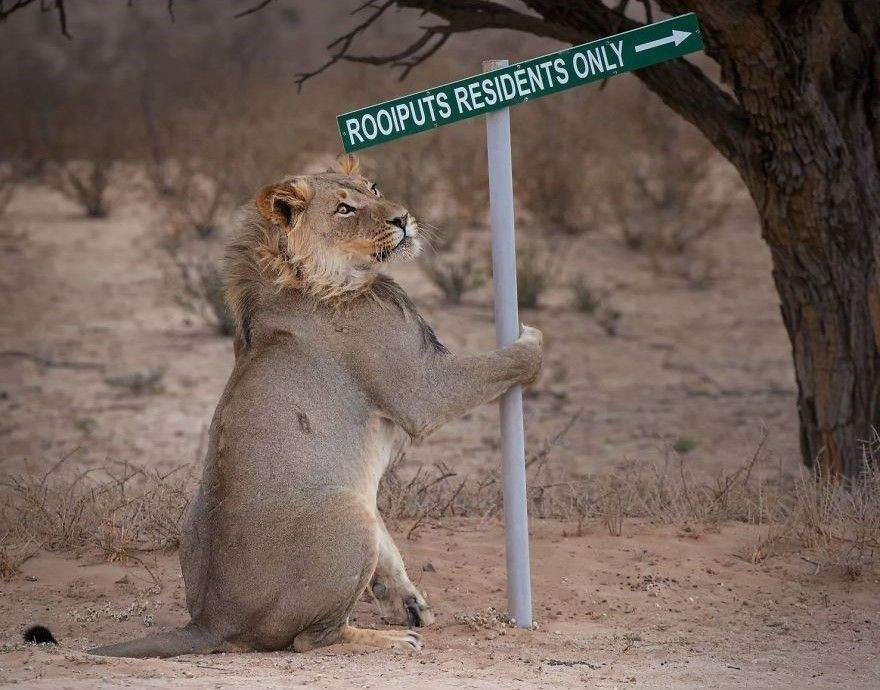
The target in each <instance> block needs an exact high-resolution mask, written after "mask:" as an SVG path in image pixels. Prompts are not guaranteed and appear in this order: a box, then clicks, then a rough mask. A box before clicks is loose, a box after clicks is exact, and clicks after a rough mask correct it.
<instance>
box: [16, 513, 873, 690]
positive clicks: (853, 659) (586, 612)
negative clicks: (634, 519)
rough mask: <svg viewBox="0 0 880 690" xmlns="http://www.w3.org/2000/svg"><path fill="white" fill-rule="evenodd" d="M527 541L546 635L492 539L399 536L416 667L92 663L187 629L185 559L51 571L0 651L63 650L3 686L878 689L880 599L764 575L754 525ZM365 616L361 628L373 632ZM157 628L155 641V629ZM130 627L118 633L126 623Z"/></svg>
mask: <svg viewBox="0 0 880 690" xmlns="http://www.w3.org/2000/svg"><path fill="white" fill-rule="evenodd" d="M571 529H572V527H571V526H567V525H564V524H562V523H558V522H543V521H537V522H536V523H535V524H534V525H533V542H532V562H533V564H534V591H535V601H534V604H535V613H536V620H537V622H538V624H539V627H538V629H537V630H535V631H526V630H515V629H510V628H507V627H504V625H503V624H502V623H501V622H500V621H499V620H498V619H497V618H496V617H495V616H494V615H492V613H491V612H488V609H489V607H494V609H496V610H504V609H505V608H506V607H505V600H504V593H503V586H504V568H503V563H504V557H503V536H502V533H501V530H500V528H499V527H498V525H496V524H491V525H481V524H479V523H478V522H477V521H476V520H448V521H444V524H443V525H442V526H432V527H429V528H426V529H424V530H421V531H420V532H419V533H418V536H417V538H416V540H415V541H407V540H406V538H405V537H404V535H403V534H401V533H398V534H397V537H398V543H399V544H401V545H402V547H403V551H404V557H405V559H406V560H407V562H408V563H409V564H410V570H411V571H413V574H414V576H415V577H414V580H418V581H419V583H420V586H421V587H422V588H423V589H425V590H427V592H428V593H429V596H430V597H431V600H432V603H433V606H434V608H435V609H436V611H437V614H438V619H437V623H436V625H435V627H433V628H431V629H428V630H426V631H425V633H424V637H425V649H424V650H423V651H422V652H421V653H419V654H407V653H405V652H393V651H376V650H368V649H363V648H357V647H352V646H340V647H336V648H333V649H329V650H318V651H314V652H310V653H307V654H294V653H274V654H247V655H241V654H239V655H232V654H218V655H211V656H191V657H183V658H179V659H175V660H168V661H158V660H118V659H96V658H94V657H91V656H89V655H86V654H84V653H83V652H82V650H83V649H84V648H85V647H87V646H88V645H89V644H95V643H107V642H110V641H117V640H121V639H123V638H127V637H133V636H136V635H143V634H146V633H148V632H151V631H157V630H164V629H167V628H169V627H173V626H175V625H179V624H182V623H183V622H184V621H185V620H186V613H185V609H184V603H183V588H182V581H181V578H180V574H179V569H178V567H177V562H176V558H175V557H174V556H173V555H170V554H169V555H161V556H158V557H156V558H155V559H151V560H150V561H148V562H149V563H150V565H151V567H150V570H151V571H152V572H153V573H154V574H155V576H156V579H157V580H158V586H157V585H156V583H155V582H154V581H153V580H152V579H151V577H150V576H149V575H148V573H147V572H146V571H145V570H144V569H143V568H140V567H134V566H129V567H126V566H121V565H109V564H106V563H102V562H100V561H94V560H90V559H88V558H82V559H80V560H78V561H76V562H73V561H69V560H65V559H64V558H63V557H60V556H57V555H53V554H41V555H39V556H38V557H36V558H34V559H32V560H30V561H29V562H28V563H26V564H25V565H24V566H23V571H24V573H25V575H26V577H27V578H28V579H26V580H25V581H24V582H23V583H15V584H12V585H5V586H4V589H3V591H4V596H3V599H2V604H0V618H2V620H3V623H2V624H0V635H2V638H3V639H7V640H14V639H15V638H16V636H17V634H18V631H19V630H20V628H21V626H22V625H23V624H24V623H25V622H27V621H35V620H39V621H43V622H48V623H50V624H51V626H52V628H53V631H54V632H55V633H56V635H57V636H58V637H59V638H60V639H61V640H62V645H61V646H60V647H58V648H54V647H48V648H45V647H41V648H36V649H35V648H34V647H29V648H18V649H13V650H12V651H9V652H7V653H5V654H2V655H0V680H2V681H4V682H13V681H16V682H20V683H23V684H26V685H27V686H28V687H43V688H62V687H64V688H67V687H78V688H85V687H94V686H96V685H97V686H98V687H108V686H113V687H116V686H131V687H178V686H180V687H253V686H254V685H257V684H259V685H260V686H261V687H291V686H296V685H307V686H311V687H342V686H346V687H364V688H368V687H391V688H411V687H456V688H484V687H548V688H550V687H583V686H585V685H588V686H591V687H618V686H622V685H628V684H635V685H636V686H645V687H706V686H711V687H736V686H742V687H830V686H833V685H843V686H845V687H871V686H873V687H876V686H877V685H878V683H880V658H878V656H877V649H878V645H880V605H878V600H877V596H876V593H877V583H876V582H860V583H856V584H852V585H844V584H842V583H841V582H840V580H839V579H838V578H825V577H823V576H814V575H813V574H812V570H811V566H810V565H809V564H807V563H805V562H804V561H802V560H801V559H800V558H798V557H797V556H791V557H780V558H776V559H774V560H773V561H771V562H770V563H768V564H766V565H763V566H754V565H751V564H749V563H747V562H745V561H744V560H742V559H741V558H740V557H739V554H738V553H737V552H738V551H742V549H743V548H745V547H746V546H747V545H748V543H749V540H750V538H751V529H752V528H749V527H747V526H744V525H737V526H730V527H726V528H724V529H722V530H721V531H720V532H718V533H713V532H700V531H687V532H685V531H681V530H676V529H674V528H670V527H656V526H652V525H646V524H636V523H633V524H631V525H630V526H629V527H628V528H627V530H626V532H625V534H624V536H622V537H611V536H609V535H608V533H607V531H600V530H599V529H598V528H596V529H595V530H593V529H590V530H588V531H587V532H586V533H585V534H583V535H582V536H577V537H574V536H571V537H567V536H564V535H565V534H566V531H567V530H568V531H570V530H571ZM372 608H373V605H372V604H368V603H366V602H364V603H362V604H360V605H359V607H358V610H357V622H358V624H359V625H373V624H375V623H376V622H377V620H376V618H375V616H374V614H373V610H372ZM145 618H146V619H147V620H150V621H151V623H152V625H151V627H150V628H149V629H147V627H146V626H145V624H144V620H145ZM118 619H122V620H118Z"/></svg>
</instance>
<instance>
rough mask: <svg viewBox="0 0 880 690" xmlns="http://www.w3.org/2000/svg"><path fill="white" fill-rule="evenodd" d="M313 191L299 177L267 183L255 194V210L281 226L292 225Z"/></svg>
mask: <svg viewBox="0 0 880 690" xmlns="http://www.w3.org/2000/svg"><path fill="white" fill-rule="evenodd" d="M313 195H314V192H313V191H312V188H311V186H310V185H309V183H308V182H307V181H306V180H304V179H301V178H295V179H293V180H291V181H289V182H279V183H278V184H273V185H269V186H268V187H264V188H263V189H262V190H260V193H259V194H257V200H256V204H257V210H258V211H259V212H260V215H261V216H263V218H265V219H266V220H268V221H270V222H271V223H274V224H275V225H278V226H280V227H282V228H287V227H290V226H292V225H293V224H294V223H295V222H296V219H297V217H298V216H299V214H300V213H302V212H303V211H304V210H305V209H306V206H308V205H309V202H310V201H311V200H312V196H313Z"/></svg>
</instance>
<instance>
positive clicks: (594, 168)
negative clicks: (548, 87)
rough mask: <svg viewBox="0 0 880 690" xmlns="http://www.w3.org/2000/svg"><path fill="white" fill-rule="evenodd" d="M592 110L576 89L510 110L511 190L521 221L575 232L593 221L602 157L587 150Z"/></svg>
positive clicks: (550, 231)
mask: <svg viewBox="0 0 880 690" xmlns="http://www.w3.org/2000/svg"><path fill="white" fill-rule="evenodd" d="M557 99H558V100H557ZM591 115H592V109H591V108H590V107H589V105H588V104H584V103H583V100H582V97H578V96H577V95H575V94H562V95H561V98H560V96H557V97H556V98H555V99H552V100H542V101H535V102H533V103H529V104H527V105H525V106H523V107H522V108H518V109H517V110H516V111H515V115H514V133H513V142H512V143H513V147H514V156H515V159H514V160H515V165H514V175H515V191H516V194H517V197H518V200H519V202H520V204H521V205H522V207H523V210H524V212H525V213H524V214H523V218H524V224H525V225H526V226H528V227H533V228H534V229H535V230H538V231H540V232H543V233H545V234H554V233H562V234H565V235H580V234H583V233H584V232H586V231H587V230H590V229H591V228H592V227H594V225H595V223H596V222H597V220H598V218H599V216H598V213H597V212H598V205H597V204H596V202H595V200H594V199H593V195H594V194H595V190H596V189H597V188H598V187H599V186H601V179H600V175H601V174H602V173H603V172H604V171H603V168H604V167H605V162H604V161H602V160H601V159H600V158H599V157H598V156H597V155H595V154H594V153H593V152H591V150H590V145H591V137H590V136H589V134H588V133H589V132H590V131H591V130H592V129H593V127H592V125H593V124H595V123H594V121H593V119H592V117H591ZM549 122H552V139H551V138H550V137H548V136H547V134H548V123H549Z"/></svg>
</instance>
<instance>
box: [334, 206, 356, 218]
mask: <svg viewBox="0 0 880 690" xmlns="http://www.w3.org/2000/svg"><path fill="white" fill-rule="evenodd" d="M336 213H338V214H339V215H340V216H350V215H352V214H353V213H354V208H352V207H351V206H349V205H348V204H339V206H337V207H336Z"/></svg>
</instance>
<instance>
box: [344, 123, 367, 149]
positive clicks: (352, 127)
mask: <svg viewBox="0 0 880 690" xmlns="http://www.w3.org/2000/svg"><path fill="white" fill-rule="evenodd" d="M345 126H346V127H348V140H349V141H350V142H351V143H352V144H360V143H362V142H363V140H364V138H363V136H361V131H360V130H361V124H360V122H358V121H357V119H356V118H353V117H350V118H349V119H347V120H346V121H345ZM355 137H357V138H358V140H359V141H356V140H355Z"/></svg>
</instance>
